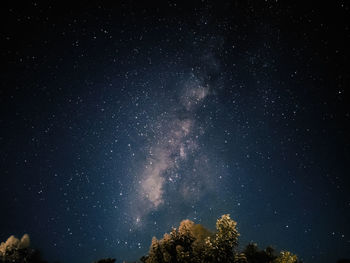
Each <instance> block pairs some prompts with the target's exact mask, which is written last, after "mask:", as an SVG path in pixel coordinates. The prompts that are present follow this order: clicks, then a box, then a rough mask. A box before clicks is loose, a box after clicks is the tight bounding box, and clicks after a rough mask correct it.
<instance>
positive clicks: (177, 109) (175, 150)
mask: <svg viewBox="0 0 350 263" xmlns="http://www.w3.org/2000/svg"><path fill="white" fill-rule="evenodd" d="M180 85H181V88H179V93H178V94H176V97H175V103H174V105H169V110H168V111H166V112H163V113H162V114H160V115H159V116H158V118H157V121H156V122H155V123H152V124H151V125H150V126H151V130H152V131H153V138H152V139H151V141H150V143H149V145H146V146H144V147H143V148H144V151H143V154H144V155H145V156H144V159H145V160H144V161H142V162H141V163H140V164H139V165H140V167H141V168H140V171H141V172H140V175H139V176H137V177H136V180H137V181H136V184H135V185H136V189H133V191H135V192H136V193H137V196H136V197H133V198H136V200H134V202H135V203H136V204H137V205H136V206H135V207H136V210H135V211H133V213H134V216H136V222H137V223H139V222H140V221H141V218H142V217H143V216H144V215H146V214H148V213H149V212H151V211H154V210H157V209H158V208H159V206H162V205H171V200H170V198H167V197H169V196H171V197H172V198H175V199H177V201H179V199H182V200H183V201H185V202H186V201H188V202H190V203H191V202H193V201H194V200H197V199H198V198H199V197H200V196H202V195H205V191H209V190H210V189H214V184H213V180H212V178H210V174H208V170H207V166H208V165H210V161H209V160H208V157H207V156H206V153H205V151H203V150H202V149H201V145H200V142H199V140H200V137H201V135H203V134H204V133H205V126H206V125H207V124H204V123H201V122H199V121H198V120H196V116H197V112H200V111H201V109H202V108H203V107H204V108H205V100H206V99H207V97H208V96H211V94H210V91H209V90H210V88H209V85H208V84H205V83H204V82H203V81H201V80H200V79H199V78H197V77H196V76H195V75H194V74H193V73H192V74H189V77H188V79H186V80H185V81H183V82H181V83H180ZM135 207H133V208H135Z"/></svg>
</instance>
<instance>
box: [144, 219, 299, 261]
mask: <svg viewBox="0 0 350 263" xmlns="http://www.w3.org/2000/svg"><path fill="white" fill-rule="evenodd" d="M238 237H239V233H238V231H237V223H236V222H235V221H234V220H232V219H231V218H230V216H229V215H223V216H222V217H221V218H219V219H218V220H217V222H216V232H215V233H211V232H210V231H208V230H207V229H206V228H204V227H203V226H202V225H199V224H195V223H194V222H192V221H190V220H184V221H182V222H181V223H180V226H179V229H176V228H173V229H172V231H171V232H170V233H169V234H165V235H164V236H163V238H162V239H160V240H158V239H157V238H155V237H153V239H152V244H151V247H150V250H149V253H148V255H147V256H144V257H142V258H141V261H142V262H144V263H168V262H169V263H178V262H179V263H208V262H210V263H219V262H220V263H230V262H232V263H297V262H298V259H297V256H296V255H293V254H292V253H290V252H288V251H282V252H281V253H280V255H279V256H276V255H275V250H274V249H273V248H272V247H267V248H266V249H265V250H259V248H258V246H257V244H255V243H250V244H248V245H247V246H246V247H245V249H244V250H243V251H242V252H238V251H237V247H238Z"/></svg>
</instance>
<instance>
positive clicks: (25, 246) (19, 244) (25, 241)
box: [0, 234, 46, 263]
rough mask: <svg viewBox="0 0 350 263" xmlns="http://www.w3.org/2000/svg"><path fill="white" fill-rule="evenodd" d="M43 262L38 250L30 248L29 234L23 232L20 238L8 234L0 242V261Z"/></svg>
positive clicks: (4, 262)
mask: <svg viewBox="0 0 350 263" xmlns="http://www.w3.org/2000/svg"><path fill="white" fill-rule="evenodd" d="M9 262H12V263H22V262H26V263H44V262H46V261H43V260H42V259H41V257H40V253H39V251H38V250H35V249H32V248H30V238H29V235H27V234H24V235H23V237H22V238H21V239H18V238H16V237H15V236H10V237H9V238H8V239H7V240H6V242H2V243H1V244H0V263H9Z"/></svg>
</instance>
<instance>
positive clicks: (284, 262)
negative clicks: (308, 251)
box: [273, 251, 298, 263]
mask: <svg viewBox="0 0 350 263" xmlns="http://www.w3.org/2000/svg"><path fill="white" fill-rule="evenodd" d="M296 262H298V257H297V256H296V255H294V254H292V253H291V252H289V251H282V252H281V253H280V255H279V256H278V257H277V258H276V259H275V260H274V261H273V263H296Z"/></svg>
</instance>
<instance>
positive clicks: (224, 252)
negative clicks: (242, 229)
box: [204, 214, 239, 262]
mask: <svg viewBox="0 0 350 263" xmlns="http://www.w3.org/2000/svg"><path fill="white" fill-rule="evenodd" d="M236 226H237V222H235V221H234V220H232V219H231V218H230V215H228V214H227V215H223V216H222V217H221V218H219V219H218V220H217V221H216V230H217V232H216V233H215V235H214V236H212V237H208V238H207V239H206V242H205V244H206V248H205V251H204V254H205V260H207V261H209V262H234V260H235V253H234V250H235V248H236V247H237V245H238V237H239V233H238V231H237V228H236Z"/></svg>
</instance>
